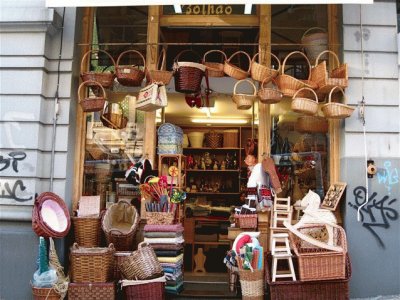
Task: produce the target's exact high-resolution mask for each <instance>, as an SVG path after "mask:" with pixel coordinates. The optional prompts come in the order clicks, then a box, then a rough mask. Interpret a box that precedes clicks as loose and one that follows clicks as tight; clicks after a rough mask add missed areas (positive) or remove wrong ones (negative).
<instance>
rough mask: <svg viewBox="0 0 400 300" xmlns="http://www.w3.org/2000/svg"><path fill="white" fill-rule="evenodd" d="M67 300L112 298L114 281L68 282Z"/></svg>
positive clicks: (105, 299) (107, 299) (109, 299)
mask: <svg viewBox="0 0 400 300" xmlns="http://www.w3.org/2000/svg"><path fill="white" fill-rule="evenodd" d="M68 299H69V300H98V299H101V300H114V299H115V284H114V282H104V283H70V284H69V285H68Z"/></svg>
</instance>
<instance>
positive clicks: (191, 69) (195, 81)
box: [174, 50, 206, 94]
mask: <svg viewBox="0 0 400 300" xmlns="http://www.w3.org/2000/svg"><path fill="white" fill-rule="evenodd" d="M189 52H191V53H194V54H195V56H196V57H197V58H198V61H199V62H200V61H201V57H200V56H199V54H198V53H197V52H195V51H193V50H183V51H181V52H179V53H178V55H177V56H176V57H175V59H174V79H175V91H177V92H179V93H184V94H196V93H197V92H199V91H200V89H201V81H202V80H203V76H204V73H205V70H206V67H205V66H204V65H203V64H201V63H199V62H188V61H179V58H180V57H181V55H182V54H184V53H189Z"/></svg>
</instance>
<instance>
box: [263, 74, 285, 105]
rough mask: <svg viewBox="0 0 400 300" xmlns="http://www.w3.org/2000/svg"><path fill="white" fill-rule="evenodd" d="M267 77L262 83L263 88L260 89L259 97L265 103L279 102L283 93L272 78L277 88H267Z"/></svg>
mask: <svg viewBox="0 0 400 300" xmlns="http://www.w3.org/2000/svg"><path fill="white" fill-rule="evenodd" d="M265 79H266V78H264V80H263V81H262V83H261V88H260V89H259V90H258V98H260V102H261V103H264V104H274V103H278V102H280V101H281V100H282V98H283V94H282V92H281V91H279V90H278V89H277V87H276V84H275V80H272V82H273V85H274V86H275V88H266V87H264V86H265V84H266V81H265Z"/></svg>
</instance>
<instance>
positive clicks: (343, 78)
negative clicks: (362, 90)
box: [311, 50, 349, 95]
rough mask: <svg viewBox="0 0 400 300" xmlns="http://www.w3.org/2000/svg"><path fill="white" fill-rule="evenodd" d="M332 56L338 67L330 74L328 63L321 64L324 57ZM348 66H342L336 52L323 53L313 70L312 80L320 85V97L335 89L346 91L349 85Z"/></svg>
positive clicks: (318, 92)
mask: <svg viewBox="0 0 400 300" xmlns="http://www.w3.org/2000/svg"><path fill="white" fill-rule="evenodd" d="M327 53H329V54H331V55H332V56H333V57H334V61H335V65H336V67H335V68H334V69H333V70H332V71H331V72H330V73H329V72H328V70H327V66H326V61H325V60H324V61H323V62H321V63H320V62H319V61H320V59H321V58H322V56H323V55H325V54H327ZM348 76H349V75H348V71H347V64H340V62H339V58H338V56H337V55H336V53H335V52H333V51H330V50H326V51H323V52H321V53H320V54H319V55H318V57H317V59H316V61H315V67H314V68H312V69H311V80H312V81H313V82H315V83H317V84H318V90H317V94H318V95H327V94H329V92H330V91H331V90H332V89H333V88H334V87H335V86H338V87H341V88H342V89H345V88H346V87H347V86H348V85H349V77H348Z"/></svg>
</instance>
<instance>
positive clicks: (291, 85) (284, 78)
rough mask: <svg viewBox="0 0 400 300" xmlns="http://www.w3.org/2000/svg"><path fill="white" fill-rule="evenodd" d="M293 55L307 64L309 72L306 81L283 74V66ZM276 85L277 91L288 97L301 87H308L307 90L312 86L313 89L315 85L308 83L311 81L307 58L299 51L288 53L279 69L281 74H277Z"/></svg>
mask: <svg viewBox="0 0 400 300" xmlns="http://www.w3.org/2000/svg"><path fill="white" fill-rule="evenodd" d="M293 54H300V55H301V56H303V57H304V58H305V59H306V61H307V64H308V68H309V70H310V72H309V76H308V79H307V80H299V79H296V78H294V77H293V76H290V75H286V74H285V66H286V62H287V60H288V58H289V57H290V56H292V55H293ZM275 80H276V84H277V85H278V87H279V90H280V91H281V92H282V93H283V94H284V95H285V96H288V97H293V95H294V94H295V93H296V92H297V91H298V90H299V89H301V88H303V87H308V88H311V89H312V88H313V86H314V87H315V85H310V84H309V83H310V81H311V65H310V61H309V60H308V58H307V56H305V54H304V53H303V52H300V51H293V52H290V53H289V54H288V55H287V56H286V57H285V59H284V60H283V63H282V67H281V74H279V75H278V76H277V77H276V79H275Z"/></svg>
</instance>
